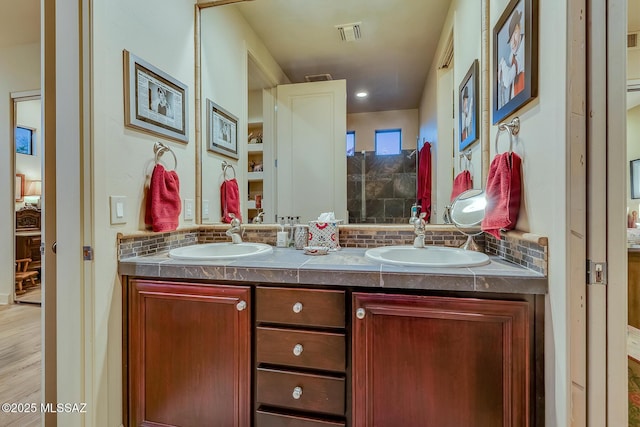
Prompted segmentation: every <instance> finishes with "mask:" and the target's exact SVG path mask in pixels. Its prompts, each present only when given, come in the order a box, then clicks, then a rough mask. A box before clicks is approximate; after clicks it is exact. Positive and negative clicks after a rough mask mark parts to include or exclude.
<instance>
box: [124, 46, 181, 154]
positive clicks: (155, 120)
mask: <svg viewBox="0 0 640 427" xmlns="http://www.w3.org/2000/svg"><path fill="white" fill-rule="evenodd" d="M124 90H125V96H124V99H125V108H124V121H125V126H127V127H130V128H133V129H136V130H141V131H144V132H147V133H150V134H152V135H155V136H160V137H165V138H169V139H173V140H176V141H180V142H189V129H188V124H189V117H188V105H189V104H188V99H187V97H188V93H187V92H188V90H187V86H186V85H185V84H183V83H181V82H179V81H178V80H176V79H174V78H173V77H171V76H170V75H168V74H167V73H164V72H163V71H161V70H159V69H157V68H156V67H154V66H153V65H151V64H149V63H148V62H146V61H144V60H142V59H140V58H138V57H137V56H135V55H133V54H132V53H130V52H128V51H126V50H125V51H124Z"/></svg>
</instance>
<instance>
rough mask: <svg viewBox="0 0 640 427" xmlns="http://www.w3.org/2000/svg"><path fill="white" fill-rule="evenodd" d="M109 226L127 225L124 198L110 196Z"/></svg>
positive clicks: (125, 199)
mask: <svg viewBox="0 0 640 427" xmlns="http://www.w3.org/2000/svg"><path fill="white" fill-rule="evenodd" d="M109 205H110V208H111V209H110V210H111V224H126V223H127V198H126V197H125V196H110V197H109Z"/></svg>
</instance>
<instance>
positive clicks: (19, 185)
mask: <svg viewBox="0 0 640 427" xmlns="http://www.w3.org/2000/svg"><path fill="white" fill-rule="evenodd" d="M14 191H15V193H16V202H21V201H23V200H24V174H22V173H17V174H16V187H15V190H14Z"/></svg>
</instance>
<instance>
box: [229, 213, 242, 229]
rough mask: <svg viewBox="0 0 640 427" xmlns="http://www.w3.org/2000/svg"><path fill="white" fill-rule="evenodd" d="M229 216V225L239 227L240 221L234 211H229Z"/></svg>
mask: <svg viewBox="0 0 640 427" xmlns="http://www.w3.org/2000/svg"><path fill="white" fill-rule="evenodd" d="M229 217H230V218H231V223H230V224H231V226H232V227H240V224H242V221H240V218H238V217H237V216H236V215H235V214H234V213H232V212H229Z"/></svg>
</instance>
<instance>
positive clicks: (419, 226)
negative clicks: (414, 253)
mask: <svg viewBox="0 0 640 427" xmlns="http://www.w3.org/2000/svg"><path fill="white" fill-rule="evenodd" d="M426 216H427V213H426V212H421V213H420V216H419V217H417V218H416V219H415V220H414V221H413V232H414V233H415V234H416V238H415V239H414V240H413V247H414V248H424V229H425V225H426V224H427V223H426V221H425V220H424V218H425V217H426Z"/></svg>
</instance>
